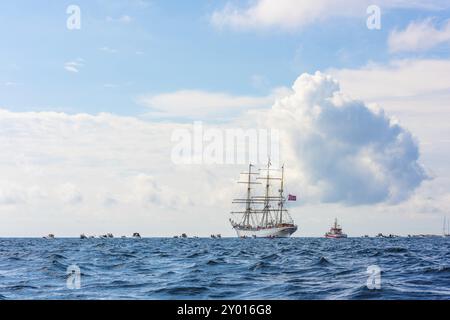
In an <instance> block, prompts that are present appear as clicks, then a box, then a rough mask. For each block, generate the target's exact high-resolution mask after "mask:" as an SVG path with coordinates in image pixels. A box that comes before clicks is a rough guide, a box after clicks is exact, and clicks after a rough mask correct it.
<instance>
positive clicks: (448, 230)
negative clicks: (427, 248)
mask: <svg viewBox="0 0 450 320" xmlns="http://www.w3.org/2000/svg"><path fill="white" fill-rule="evenodd" d="M442 236H443V237H444V238H446V237H450V220H446V217H444V225H443V226H442Z"/></svg>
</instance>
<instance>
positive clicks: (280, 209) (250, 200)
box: [230, 160, 298, 238]
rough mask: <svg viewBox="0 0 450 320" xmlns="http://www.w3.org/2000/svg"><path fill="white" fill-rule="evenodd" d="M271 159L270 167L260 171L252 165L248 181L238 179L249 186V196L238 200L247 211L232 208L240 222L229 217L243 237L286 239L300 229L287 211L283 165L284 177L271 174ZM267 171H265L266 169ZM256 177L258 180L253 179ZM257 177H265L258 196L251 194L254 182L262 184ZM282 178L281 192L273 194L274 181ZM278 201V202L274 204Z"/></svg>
mask: <svg viewBox="0 0 450 320" xmlns="http://www.w3.org/2000/svg"><path fill="white" fill-rule="evenodd" d="M270 167H271V163H270V160H269V162H268V164H267V168H265V169H263V170H260V171H263V173H265V174H264V176H261V174H260V172H252V168H253V165H251V164H250V165H249V167H248V172H244V173H242V174H244V175H246V178H247V181H245V182H239V183H243V184H246V185H247V197H246V198H245V199H235V200H234V201H233V203H235V204H245V211H233V212H232V214H234V215H238V216H240V219H239V221H234V220H232V219H230V223H231V226H232V227H233V229H234V230H235V231H236V234H237V236H238V237H240V238H287V237H290V236H291V235H292V234H293V233H294V232H295V231H297V228H298V227H297V225H295V224H294V221H293V220H292V218H291V216H290V215H289V212H288V210H287V209H286V208H285V202H286V199H285V197H284V166H283V167H282V168H281V177H276V176H272V175H271V171H272V170H276V169H271V168H270ZM264 171H266V172H264ZM254 176H256V179H255V178H254ZM255 180H263V181H264V183H265V187H264V195H263V196H255V195H253V194H252V191H253V189H254V187H253V186H254V185H258V184H261V183H260V182H257V181H255ZM273 180H278V181H280V188H279V189H278V190H277V191H278V193H277V194H276V195H273V194H272V193H271V191H272V190H271V189H272V187H271V182H272V181H273ZM274 203H275V205H274Z"/></svg>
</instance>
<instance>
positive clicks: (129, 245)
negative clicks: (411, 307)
mask: <svg viewBox="0 0 450 320" xmlns="http://www.w3.org/2000/svg"><path fill="white" fill-rule="evenodd" d="M70 266H71V267H70ZM369 266H378V267H375V270H376V269H377V268H380V270H381V273H380V274H375V275H374V274H372V275H371V274H370V273H368V272H367V269H368V267H369ZM78 268H79V269H78ZM371 268H372V270H373V268H374V267H371ZM67 272H69V275H68V274H67ZM71 272H73V273H72V274H70V273H71ZM378 276H379V277H378ZM374 277H376V279H378V280H379V282H373V281H372V280H373V279H374ZM368 279H371V280H370V283H371V284H373V283H379V284H380V285H379V286H378V287H379V289H376V287H377V286H375V288H374V287H372V288H373V289H369V288H368V287H367V282H368ZM0 299H450V238H393V239H380V238H349V239H341V240H333V239H321V238H320V239H319V238H290V239H237V238H223V239H202V238H200V239H172V238H147V239H145V238H143V239H86V240H81V239H54V240H45V239H0Z"/></svg>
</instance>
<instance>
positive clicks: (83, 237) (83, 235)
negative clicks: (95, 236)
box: [80, 233, 88, 239]
mask: <svg viewBox="0 0 450 320" xmlns="http://www.w3.org/2000/svg"><path fill="white" fill-rule="evenodd" d="M87 238H88V237H86V235H85V234H84V233H82V234H80V239H87Z"/></svg>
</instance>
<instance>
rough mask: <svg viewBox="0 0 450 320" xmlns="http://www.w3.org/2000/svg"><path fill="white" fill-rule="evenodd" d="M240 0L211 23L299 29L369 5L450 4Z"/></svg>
mask: <svg viewBox="0 0 450 320" xmlns="http://www.w3.org/2000/svg"><path fill="white" fill-rule="evenodd" d="M238 3H239V2H231V1H230V2H228V3H227V4H226V5H225V7H224V8H222V9H220V10H217V11H215V12H213V14H212V15H211V22H212V24H213V25H215V26H217V27H231V28H233V29H236V30H242V29H267V28H273V27H274V28H279V29H283V30H292V29H298V28H301V27H303V26H305V25H308V24H311V23H314V22H317V21H322V20H325V19H327V18H329V17H332V16H356V17H365V16H366V9H367V7H368V6H369V5H373V4H376V5H378V6H380V7H382V8H396V7H401V8H422V9H430V10H435V9H439V8H446V7H448V6H449V4H448V3H446V2H445V1H439V0H434V1H427V2H426V3H425V2H424V1H405V0H389V1H377V3H373V1H366V0H343V1H334V0H315V1H310V0H278V1H271V0H256V1H251V2H250V4H249V5H246V6H245V5H244V6H242V3H239V4H238Z"/></svg>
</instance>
